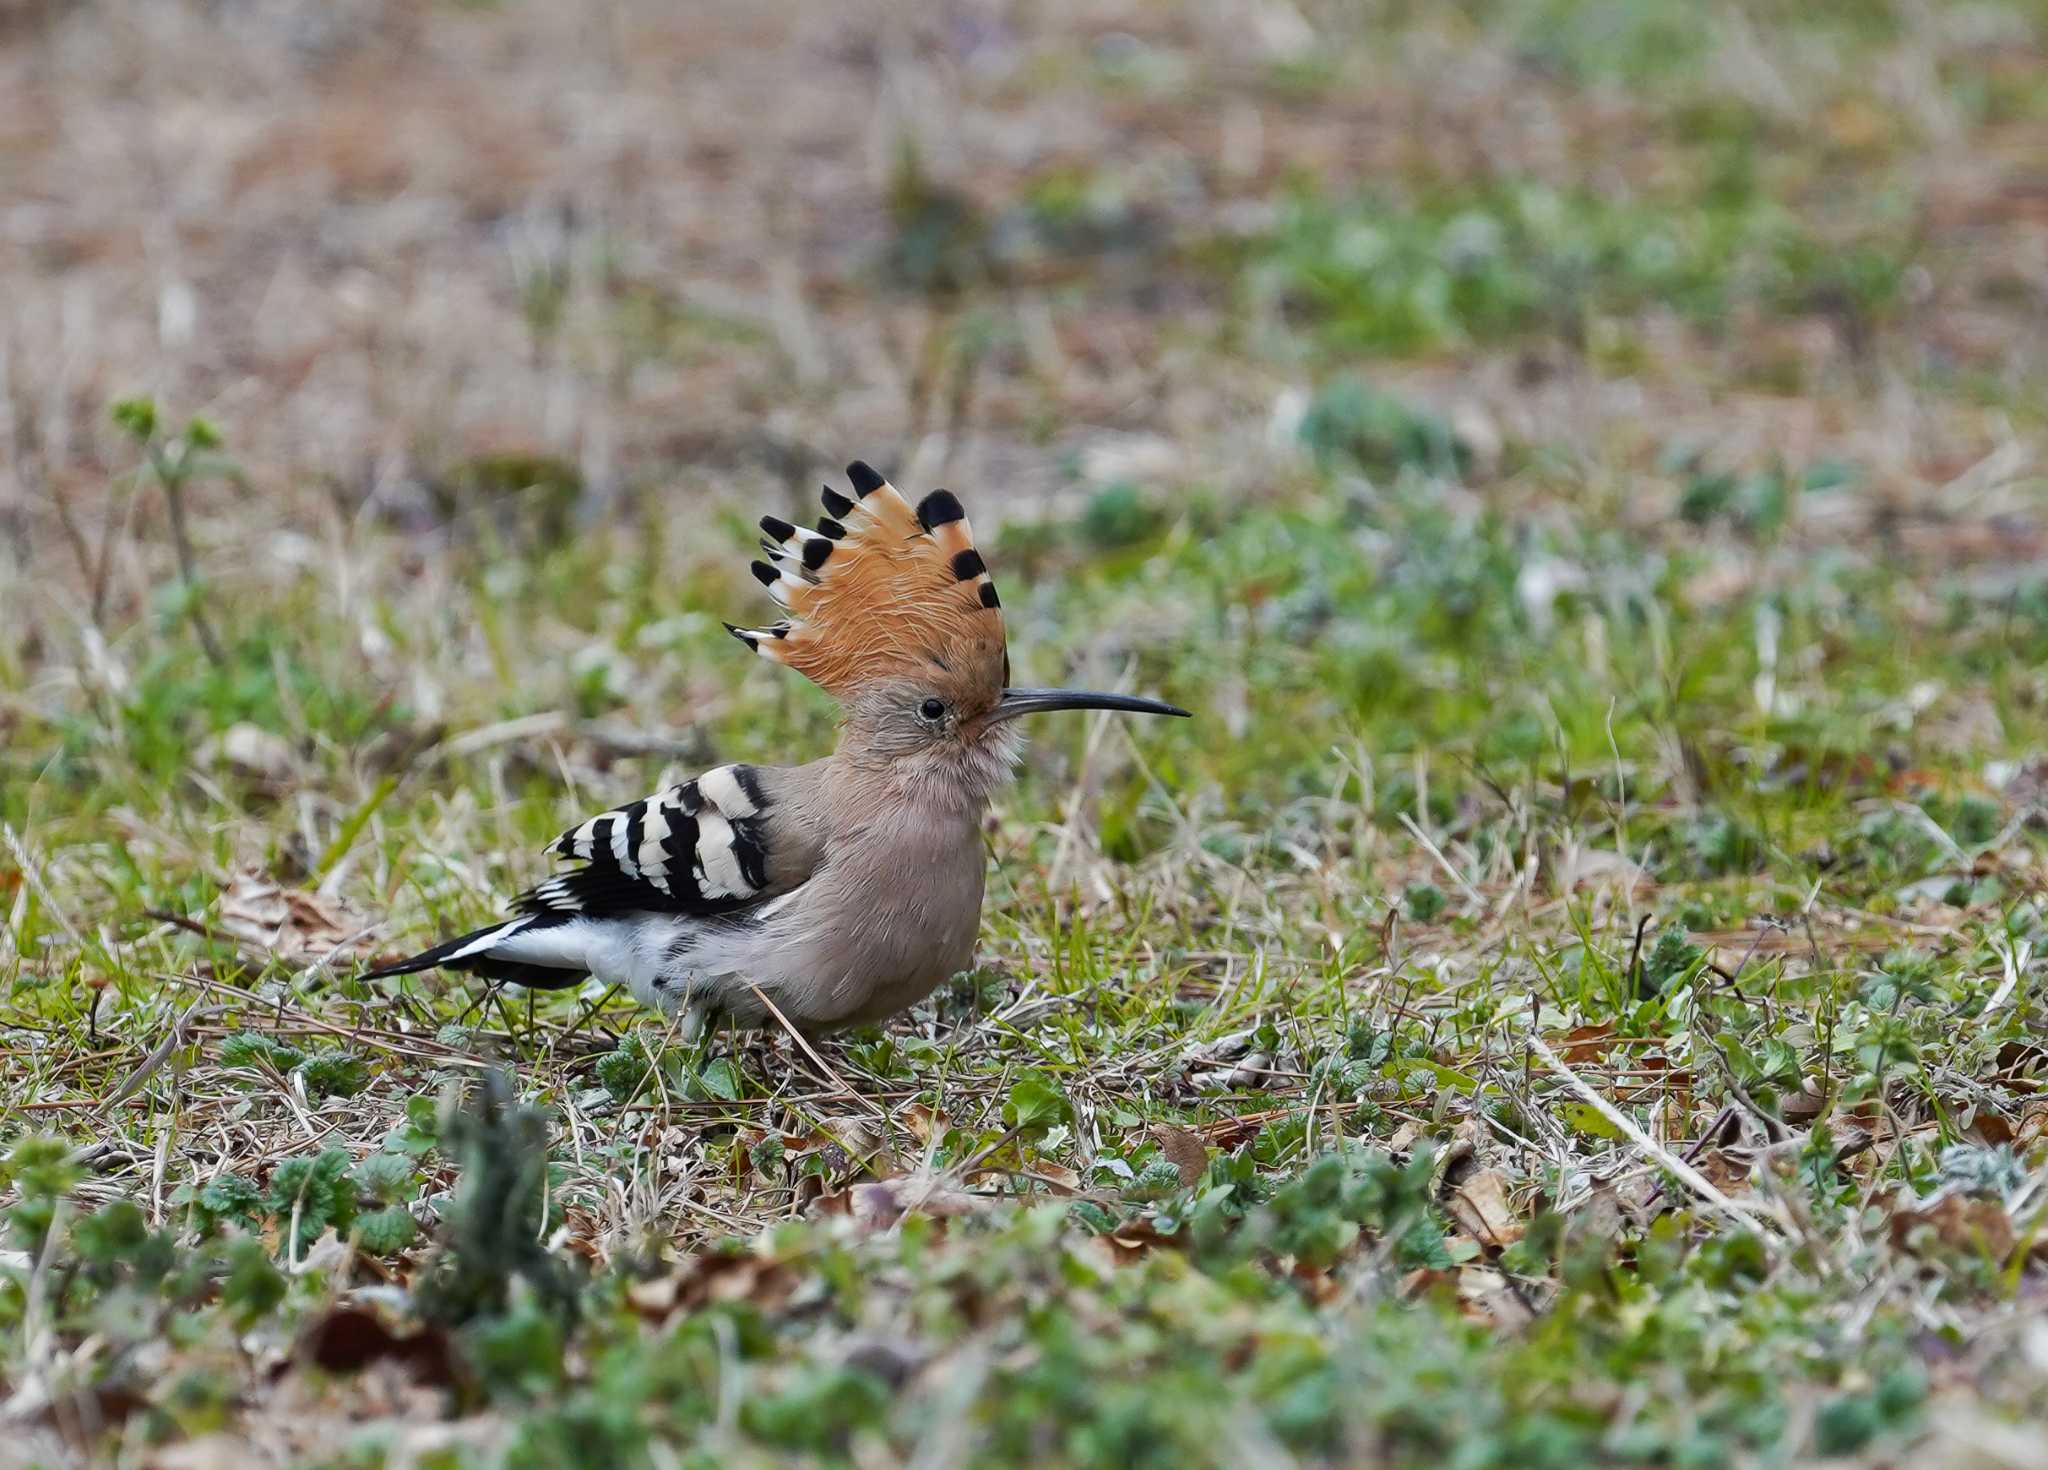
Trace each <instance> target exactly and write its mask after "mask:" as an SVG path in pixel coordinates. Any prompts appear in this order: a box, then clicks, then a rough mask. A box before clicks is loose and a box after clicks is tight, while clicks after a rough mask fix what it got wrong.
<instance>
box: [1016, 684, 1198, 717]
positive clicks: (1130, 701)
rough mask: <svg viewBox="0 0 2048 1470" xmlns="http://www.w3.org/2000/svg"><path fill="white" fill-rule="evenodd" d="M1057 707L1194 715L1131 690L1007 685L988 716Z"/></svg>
mask: <svg viewBox="0 0 2048 1470" xmlns="http://www.w3.org/2000/svg"><path fill="white" fill-rule="evenodd" d="M1054 709H1116V710H1124V711H1127V712H1128V713H1130V714H1134V715H1178V716H1180V717H1181V718H1182V719H1184V720H1185V719H1189V718H1191V716H1190V715H1189V714H1188V712H1187V711H1186V710H1184V709H1180V708H1178V707H1177V706H1174V705H1170V704H1162V703H1160V702H1159V701H1158V700H1156V699H1139V698H1137V697H1136V696H1134V695H1129V694H1097V693H1096V692H1095V691H1094V690H1092V689H1005V690H1004V691H1003V697H1002V699H1001V700H999V701H998V702H997V704H996V707H995V708H994V709H992V710H990V711H989V713H988V716H987V718H988V723H990V724H991V725H994V724H1000V723H1001V722H1002V721H1004V720H1014V719H1016V718H1017V716H1019V715H1035V714H1038V713H1040V712H1042V711H1044V710H1054Z"/></svg>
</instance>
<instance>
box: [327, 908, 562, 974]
mask: <svg viewBox="0 0 2048 1470" xmlns="http://www.w3.org/2000/svg"><path fill="white" fill-rule="evenodd" d="M570 917H571V916H569V915H566V914H521V915H520V916H519V917H518V918H516V919H507V920H505V921H504V922H503V923H499V924H488V925H486V926H485V927H483V928H481V929H478V930H475V931H473V932H471V933H468V934H465V935H463V936H462V937H461V938H459V939H450V940H448V941H447V942H445V943H442V944H437V945H435V946H434V947H433V948H432V949H427V950H422V951H420V952H419V953H418V954H416V955H414V956H413V957H412V958H411V959H408V960H400V961H399V962H398V963H397V964H395V965H385V966H384V967H383V968H382V969H377V970H371V971H369V972H368V973H366V974H365V975H364V976H363V979H365V980H381V979H383V978H385V977H386V976H389V975H412V974H417V973H418V972H419V971H421V970H434V969H446V970H461V971H464V972H466V973H468V974H471V975H481V976H483V977H484V978H485V979H486V980H501V981H504V982H506V983H507V984H511V985H524V986H527V987H529V988H531V989H534V990H566V989H567V988H568V987H570V986H572V985H575V984H577V983H579V982H580V981H582V980H583V979H584V978H586V977H587V976H588V975H589V973H590V969H589V966H588V965H587V964H585V963H584V962H583V960H582V956H581V954H580V949H581V946H580V945H572V944H567V943H564V942H563V941H564V940H566V939H568V937H569V936H568V935H566V934H550V933H549V932H548V931H549V930H552V929H560V928H564V927H567V924H568V921H569V919H570Z"/></svg>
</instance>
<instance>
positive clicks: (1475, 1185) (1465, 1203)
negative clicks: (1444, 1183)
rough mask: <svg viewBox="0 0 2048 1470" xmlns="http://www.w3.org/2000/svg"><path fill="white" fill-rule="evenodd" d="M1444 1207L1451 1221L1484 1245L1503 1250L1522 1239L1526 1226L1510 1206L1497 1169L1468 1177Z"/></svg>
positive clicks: (1505, 1188) (1505, 1186)
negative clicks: (1516, 1216) (1446, 1208)
mask: <svg viewBox="0 0 2048 1470" xmlns="http://www.w3.org/2000/svg"><path fill="white" fill-rule="evenodd" d="M1445 1204H1446V1206H1447V1207H1448V1208H1449V1210H1450V1213H1451V1218H1452V1219H1453V1220H1454V1221H1456V1222H1457V1224H1458V1225H1459V1227H1460V1228H1461V1229H1463V1230H1464V1232H1465V1233H1466V1234H1467V1235H1469V1236H1471V1237H1472V1238H1473V1239H1474V1240H1476V1241H1478V1242H1479V1243H1480V1244H1481V1245H1485V1246H1492V1247H1494V1248H1495V1249H1500V1248H1502V1247H1504V1246H1510V1245H1513V1244H1514V1243H1515V1242H1516V1241H1518V1240H1520V1239H1521V1238H1522V1235H1523V1229H1524V1227H1523V1225H1522V1222H1521V1221H1520V1220H1518V1219H1516V1218H1515V1212H1514V1211H1513V1210H1512V1209H1511V1208H1509V1206H1508V1192H1507V1182H1506V1181H1505V1180H1504V1179H1502V1178H1501V1176H1500V1173H1499V1171H1498V1170H1495V1169H1480V1170H1478V1171H1476V1172H1475V1173H1473V1174H1470V1175H1468V1176H1467V1177H1466V1178H1465V1179H1464V1181H1463V1182H1462V1183H1460V1184H1458V1185H1456V1186H1454V1187H1453V1188H1452V1190H1451V1194H1450V1198H1449V1199H1448V1200H1447V1201H1445Z"/></svg>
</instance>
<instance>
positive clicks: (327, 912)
mask: <svg viewBox="0 0 2048 1470" xmlns="http://www.w3.org/2000/svg"><path fill="white" fill-rule="evenodd" d="M215 925H216V927H217V928H218V929H219V930H220V931H221V932H222V933H224V934H226V935H228V936H230V937H231V938H233V939H236V940H238V941H240V942H241V943H242V944H243V945H244V946H246V947H249V948H253V949H255V950H258V951H260V952H261V953H264V954H268V955H274V956H276V957H277V958H278V959H280V960H283V961H284V962H285V963H286V964H292V965H306V964H313V963H316V962H318V961H321V960H326V959H330V958H333V957H338V956H347V955H365V956H367V955H368V954H369V953H370V950H371V946H369V945H368V944H367V942H366V941H367V938H368V931H369V930H370V928H371V927H372V926H371V925H370V924H369V923H368V922H367V921H366V920H365V919H364V918H363V916H362V915H361V914H360V913H358V912H356V910H355V909H354V908H352V907H351V906H350V905H349V904H348V903H347V902H345V901H344V900H342V899H339V898H328V897H324V896H323V895H321V894H317V893H307V892H305V891H304V890H303V889H297V888H285V887H282V886H280V885H279V884H278V883H277V882H275V881H274V880H273V879H271V878H270V877H269V876H267V875H266V874H264V873H263V872H261V871H259V870H258V869H255V868H244V869H242V870H241V871H240V872H238V873H236V874H235V876H234V877H233V878H231V879H230V880H229V881H228V886H227V887H226V888H225V889H224V890H222V892H221V896H220V904H219V907H218V912H217V917H216V919H215Z"/></svg>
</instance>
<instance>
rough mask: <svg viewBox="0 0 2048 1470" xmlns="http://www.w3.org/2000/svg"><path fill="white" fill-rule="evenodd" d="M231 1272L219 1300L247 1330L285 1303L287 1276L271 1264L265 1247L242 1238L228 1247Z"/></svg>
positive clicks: (245, 1237)
mask: <svg viewBox="0 0 2048 1470" xmlns="http://www.w3.org/2000/svg"><path fill="white" fill-rule="evenodd" d="M227 1264H228V1271H227V1276H226V1278H225V1279H224V1280H223V1281H222V1282H221V1284H220V1299H221V1301H222V1302H223V1303H225V1304H226V1305H227V1307H228V1309H229V1310H230V1311H231V1312H233V1313H234V1314H235V1316H236V1317H237V1318H238V1319H240V1321H241V1322H242V1324H243V1325H244V1326H247V1325H249V1324H250V1323H253V1322H255V1321H256V1320H257V1319H259V1318H261V1317H262V1316H263V1315H264V1314H265V1313H267V1312H269V1311H270V1309H271V1308H272V1307H274V1306H276V1305H277V1304H278V1303H279V1302H281V1301H283V1300H284V1293H285V1279H284V1273H283V1272H282V1271H280V1270H278V1269H277V1267H276V1266H274V1265H272V1264H271V1260H270V1256H269V1255H268V1253H266V1252H265V1251H264V1249H263V1246H262V1243H261V1242H260V1241H257V1240H255V1239H253V1238H252V1237H249V1236H243V1237H242V1238H241V1239H240V1240H237V1241H236V1242H235V1243H234V1244H233V1245H231V1246H229V1247H228V1261H227Z"/></svg>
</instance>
